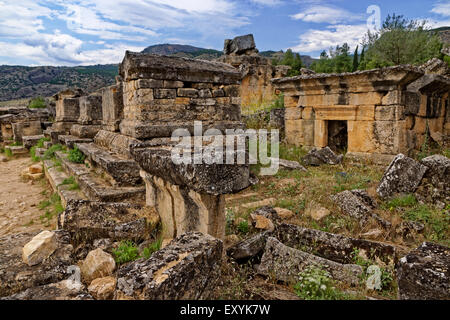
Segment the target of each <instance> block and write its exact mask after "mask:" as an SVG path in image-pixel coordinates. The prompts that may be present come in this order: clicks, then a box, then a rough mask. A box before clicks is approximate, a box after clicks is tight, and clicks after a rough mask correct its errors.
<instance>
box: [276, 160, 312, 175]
mask: <svg viewBox="0 0 450 320" xmlns="http://www.w3.org/2000/svg"><path fill="white" fill-rule="evenodd" d="M272 159H273V158H272ZM272 161H273V160H272ZM272 163H273V162H272ZM278 163H279V165H280V167H282V168H283V169H286V170H299V171H303V172H308V170H307V169H306V168H305V167H304V166H302V165H301V164H300V163H298V162H297V161H289V160H284V159H278Z"/></svg>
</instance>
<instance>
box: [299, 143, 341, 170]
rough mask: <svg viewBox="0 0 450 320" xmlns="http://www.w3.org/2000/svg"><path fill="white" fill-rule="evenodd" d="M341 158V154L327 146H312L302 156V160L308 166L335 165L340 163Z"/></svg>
mask: <svg viewBox="0 0 450 320" xmlns="http://www.w3.org/2000/svg"><path fill="white" fill-rule="evenodd" d="M343 158H344V156H343V155H336V154H335V153H334V152H333V151H332V150H331V149H330V148H329V147H325V148H322V149H320V150H317V149H315V148H314V149H313V150H311V151H310V152H309V153H308V154H307V155H306V156H305V157H304V158H303V162H304V163H305V164H306V165H309V166H320V165H322V164H331V165H336V164H340V163H341V162H342V160H343Z"/></svg>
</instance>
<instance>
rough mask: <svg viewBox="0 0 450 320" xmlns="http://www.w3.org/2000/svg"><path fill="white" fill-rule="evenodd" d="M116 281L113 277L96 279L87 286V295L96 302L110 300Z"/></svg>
mask: <svg viewBox="0 0 450 320" xmlns="http://www.w3.org/2000/svg"><path fill="white" fill-rule="evenodd" d="M116 285H117V280H116V278H114V277H104V278H98V279H95V280H94V281H92V282H91V284H90V285H89V288H88V290H89V293H90V294H91V295H92V296H93V297H94V298H95V299H96V300H111V299H112V298H113V297H114V292H115V290H116Z"/></svg>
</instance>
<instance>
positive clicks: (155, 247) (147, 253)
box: [142, 239, 162, 259]
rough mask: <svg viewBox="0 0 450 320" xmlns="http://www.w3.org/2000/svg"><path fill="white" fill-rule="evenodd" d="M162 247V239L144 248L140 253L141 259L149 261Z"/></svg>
mask: <svg viewBox="0 0 450 320" xmlns="http://www.w3.org/2000/svg"><path fill="white" fill-rule="evenodd" d="M161 245H162V239H158V240H156V241H155V242H153V243H152V244H151V245H149V246H148V247H146V248H144V250H143V252H142V258H144V259H149V258H150V257H151V255H152V254H153V253H155V252H156V251H158V250H159V249H161Z"/></svg>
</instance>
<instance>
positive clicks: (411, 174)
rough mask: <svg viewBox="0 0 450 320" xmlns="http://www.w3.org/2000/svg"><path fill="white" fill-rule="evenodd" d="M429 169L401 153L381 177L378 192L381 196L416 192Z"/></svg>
mask: <svg viewBox="0 0 450 320" xmlns="http://www.w3.org/2000/svg"><path fill="white" fill-rule="evenodd" d="M427 170H428V168H427V167H426V166H424V165H422V164H420V163H419V162H417V161H416V160H414V159H411V158H408V157H407V156H405V155H403V154H399V155H397V156H396V157H395V158H394V160H392V162H391V164H390V165H389V167H388V168H387V170H386V172H385V173H384V175H383V178H381V182H380V184H379V185H378V188H377V193H378V195H379V196H380V197H381V198H389V197H393V196H394V195H396V194H398V193H414V192H415V191H416V190H417V188H418V187H419V184H420V182H421V181H422V178H423V177H424V175H425V173H426V172H427Z"/></svg>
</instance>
